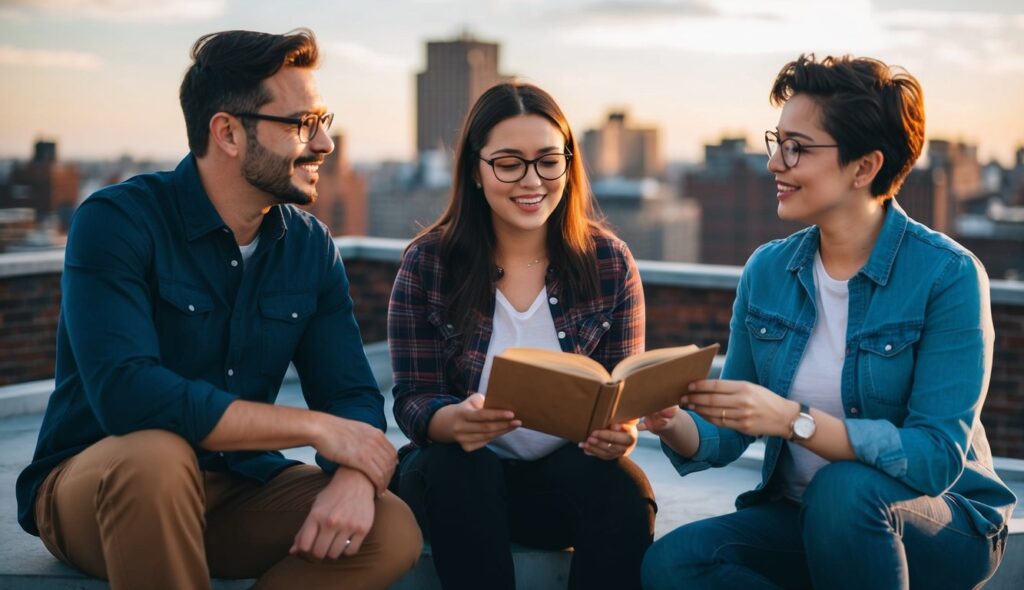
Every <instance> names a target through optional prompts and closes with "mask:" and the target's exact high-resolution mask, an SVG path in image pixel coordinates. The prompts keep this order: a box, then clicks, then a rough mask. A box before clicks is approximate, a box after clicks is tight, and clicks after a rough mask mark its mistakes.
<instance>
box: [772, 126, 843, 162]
mask: <svg viewBox="0 0 1024 590" xmlns="http://www.w3.org/2000/svg"><path fill="white" fill-rule="evenodd" d="M764 147H765V148H767V149H768V159H769V160H771V159H772V156H774V155H775V152H776V151H778V149H779V147H781V148H782V163H783V164H784V165H785V166H786V170H789V169H790V168H795V167H796V165H797V164H799V163H800V154H801V153H803V151H804V150H806V149H808V148H831V147H834V148H837V147H839V145H838V144H835V143H829V144H823V143H820V144H810V145H808V144H803V143H800V142H799V141H797V140H796V139H795V138H792V137H789V138H786V139H783V140H781V141H779V133H778V132H777V131H765V132H764Z"/></svg>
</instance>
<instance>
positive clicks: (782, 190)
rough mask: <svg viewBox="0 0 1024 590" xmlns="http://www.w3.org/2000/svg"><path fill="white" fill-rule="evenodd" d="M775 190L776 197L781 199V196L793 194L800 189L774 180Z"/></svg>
mask: <svg viewBox="0 0 1024 590" xmlns="http://www.w3.org/2000/svg"><path fill="white" fill-rule="evenodd" d="M775 190H776V191H778V195H779V196H780V197H781V196H783V195H789V194H792V193H795V192H796V191H798V190H800V187H798V186H794V185H792V184H786V183H784V182H779V181H777V180H776V181H775Z"/></svg>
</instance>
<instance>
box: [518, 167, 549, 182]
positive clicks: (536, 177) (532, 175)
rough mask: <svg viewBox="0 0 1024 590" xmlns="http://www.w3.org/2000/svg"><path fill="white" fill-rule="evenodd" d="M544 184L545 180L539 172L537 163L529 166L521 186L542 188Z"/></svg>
mask: <svg viewBox="0 0 1024 590" xmlns="http://www.w3.org/2000/svg"><path fill="white" fill-rule="evenodd" d="M543 182H544V179H543V178H541V177H540V174H539V173H538V172H537V162H533V163H531V164H527V166H526V175H525V176H523V177H522V178H520V179H519V184H521V185H522V186H540V185H541V184H543Z"/></svg>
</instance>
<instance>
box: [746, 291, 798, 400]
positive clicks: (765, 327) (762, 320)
mask: <svg viewBox="0 0 1024 590" xmlns="http://www.w3.org/2000/svg"><path fill="white" fill-rule="evenodd" d="M746 324H747V332H748V333H749V334H750V352H751V356H752V357H753V360H754V366H755V368H756V369H757V377H758V381H759V382H760V383H761V385H764V386H766V387H767V386H769V380H768V377H769V376H770V374H771V367H772V363H773V362H774V360H775V357H776V355H777V354H778V352H779V350H780V349H781V348H782V346H783V343H784V342H785V340H786V335H787V334H788V333H789V326H787V325H786V324H785V322H783V321H782V320H781V319H780V318H777V317H773V316H770V315H768V314H763V313H761V312H759V311H757V310H754V309H748V310H747V317H746Z"/></svg>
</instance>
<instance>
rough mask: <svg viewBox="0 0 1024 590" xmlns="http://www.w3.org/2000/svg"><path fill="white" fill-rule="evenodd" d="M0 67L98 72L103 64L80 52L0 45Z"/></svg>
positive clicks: (97, 59) (90, 54)
mask: <svg viewBox="0 0 1024 590" xmlns="http://www.w3.org/2000/svg"><path fill="white" fill-rule="evenodd" d="M0 65H5V66H25V67H33V68H63V69H69V70H98V69H100V67H102V66H103V62H102V61H101V60H100V58H99V57H98V56H97V55H95V54H93V53H85V52H82V51H62V50H57V49H19V48H17V47H12V46H10V45H0Z"/></svg>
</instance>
